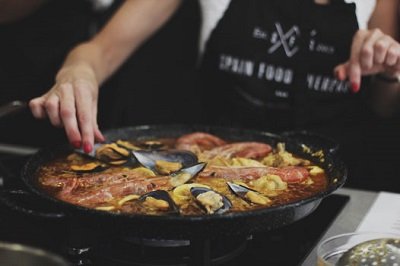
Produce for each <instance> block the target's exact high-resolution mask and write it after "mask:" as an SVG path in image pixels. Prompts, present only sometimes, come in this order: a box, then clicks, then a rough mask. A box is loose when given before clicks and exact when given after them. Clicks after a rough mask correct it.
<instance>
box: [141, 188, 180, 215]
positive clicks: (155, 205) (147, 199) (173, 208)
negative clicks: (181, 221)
mask: <svg viewBox="0 0 400 266" xmlns="http://www.w3.org/2000/svg"><path fill="white" fill-rule="evenodd" d="M139 201H141V202H142V205H143V206H145V207H146V208H149V209H152V210H157V211H164V212H168V213H179V208H178V206H177V205H176V204H175V202H174V201H173V200H172V198H171V197H170V195H169V194H168V192H167V191H165V190H154V191H151V192H149V193H146V194H144V195H142V196H140V198H139Z"/></svg>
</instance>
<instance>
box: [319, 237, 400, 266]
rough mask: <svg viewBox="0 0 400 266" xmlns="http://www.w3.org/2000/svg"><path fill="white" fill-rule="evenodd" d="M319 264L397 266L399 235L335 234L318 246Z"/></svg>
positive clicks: (320, 265) (332, 265) (399, 244)
mask: <svg viewBox="0 0 400 266" xmlns="http://www.w3.org/2000/svg"><path fill="white" fill-rule="evenodd" d="M317 256H318V266H342V265H343V266H346V265H349V266H353V265H366V266H367V265H373V266H374V265H380V266H383V265H391V266H400V235H396V234H391V233H381V232H356V233H347V234H341V235H336V236H333V237H330V238H327V239H325V240H323V241H321V242H320V244H319V245H318V247H317Z"/></svg>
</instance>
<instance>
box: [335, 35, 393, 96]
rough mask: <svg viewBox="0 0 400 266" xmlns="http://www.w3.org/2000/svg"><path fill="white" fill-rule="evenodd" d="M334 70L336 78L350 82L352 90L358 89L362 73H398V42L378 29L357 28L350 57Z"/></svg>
mask: <svg viewBox="0 0 400 266" xmlns="http://www.w3.org/2000/svg"><path fill="white" fill-rule="evenodd" d="M334 72H335V75H336V77H337V78H338V79H340V80H345V79H348V80H349V81H350V82H351V89H352V91H353V92H358V90H359V89H360V85H361V76H363V75H372V74H377V73H382V72H384V73H385V74H386V75H392V76H393V77H394V76H396V75H399V74H400V44H399V43H398V42H397V41H396V40H395V39H393V38H392V37H390V36H389V35H387V34H384V33H383V32H382V31H381V30H379V29H373V30H359V31H358V32H357V33H356V34H355V35H354V38H353V43H352V47H351V55H350V59H349V60H348V61H347V62H345V63H343V64H340V65H338V66H337V67H336V68H335V70H334Z"/></svg>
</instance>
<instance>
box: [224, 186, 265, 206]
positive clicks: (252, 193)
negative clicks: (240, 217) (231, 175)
mask: <svg viewBox="0 0 400 266" xmlns="http://www.w3.org/2000/svg"><path fill="white" fill-rule="evenodd" d="M227 184H228V187H229V188H230V190H231V191H232V192H233V193H234V194H235V195H237V196H238V197H240V198H242V199H244V200H245V201H247V202H250V203H254V204H258V205H269V204H270V203H271V200H270V199H269V198H268V197H266V196H264V195H262V194H261V193H259V192H257V191H256V190H254V189H251V188H249V187H247V186H244V185H241V184H235V183H232V182H227Z"/></svg>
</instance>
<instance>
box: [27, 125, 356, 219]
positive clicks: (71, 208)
mask: <svg viewBox="0 0 400 266" xmlns="http://www.w3.org/2000/svg"><path fill="white" fill-rule="evenodd" d="M157 129H164V130H165V129H168V130H174V129H175V130H178V129H180V130H184V131H188V132H194V131H193V130H191V129H203V130H206V131H205V132H209V131H216V130H226V131H237V132H242V133H247V134H251V135H258V136H264V137H271V138H276V139H283V137H282V136H281V135H279V134H275V133H271V132H268V131H261V130H256V129H249V128H245V129H244V128H235V127H224V126H212V125H185V124H165V125H163V124H154V125H138V126H130V127H121V128H115V129H110V130H107V131H105V132H104V133H105V135H106V136H108V135H110V134H114V133H116V132H118V131H121V130H123V131H129V130H132V131H146V130H157ZM306 132H308V131H306ZM62 147H66V145H60V146H57V147H53V148H59V149H60V148H62ZM49 151H51V148H50V149H49V148H45V149H41V150H39V151H38V152H37V153H35V154H34V155H32V156H31V157H30V158H29V159H28V161H27V162H26V164H25V165H24V167H23V169H22V174H21V177H22V179H23V182H24V183H25V184H26V185H27V186H28V187H29V189H30V190H31V191H32V192H34V193H35V194H36V195H37V196H39V197H40V198H43V199H46V200H50V201H51V202H53V203H56V204H60V206H63V207H65V210H62V211H65V212H66V214H67V215H75V214H74V213H75V212H77V211H80V212H84V213H85V214H87V215H96V216H99V217H109V218H115V217H118V219H135V220H140V221H144V222H146V221H148V222H153V221H157V222H161V221H164V222H185V221H188V222H189V221H190V222H208V221H216V220H230V219H240V218H247V217H255V216H262V215H268V214H270V213H274V212H279V211H281V210H284V209H288V208H295V207H298V206H302V205H306V204H307V203H311V202H314V201H316V200H319V199H323V198H325V197H326V196H329V195H330V194H332V192H334V191H335V190H337V189H338V188H340V187H342V186H343V185H344V183H345V181H346V179H347V175H348V170H347V168H346V167H345V165H344V163H343V161H342V160H341V159H340V158H335V159H334V160H335V163H336V164H338V165H340V166H341V167H342V168H343V175H342V176H341V177H340V178H339V180H338V182H336V184H334V185H329V184H328V188H327V189H326V190H324V191H320V192H318V193H316V194H314V195H312V196H311V197H307V198H304V199H300V200H296V201H293V202H290V203H287V204H283V205H278V206H273V207H264V208H257V209H253V210H246V211H239V212H228V213H225V214H212V215H207V214H202V215H176V216H175V215H149V214H131V213H116V212H108V211H101V210H96V209H92V208H87V207H83V206H79V205H75V204H72V203H68V202H65V201H62V200H60V199H58V198H55V197H52V196H51V195H49V194H47V193H46V192H44V191H43V190H41V189H40V188H39V187H38V186H37V184H35V183H34V182H33V178H28V177H27V175H28V174H27V172H29V171H30V172H32V171H31V170H30V167H32V164H34V163H35V160H37V157H39V156H41V155H42V153H48V152H49ZM327 156H330V155H329V154H327ZM35 170H36V169H35ZM31 174H32V173H31Z"/></svg>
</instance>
